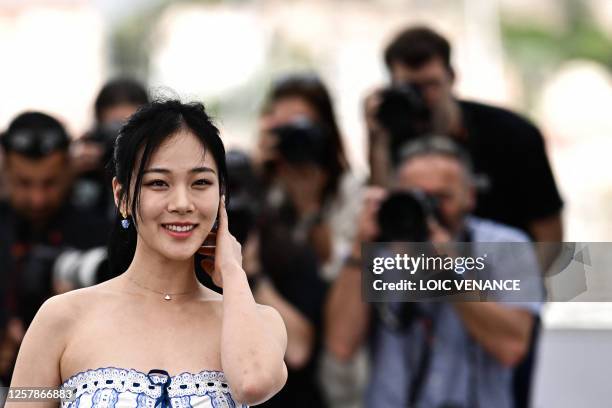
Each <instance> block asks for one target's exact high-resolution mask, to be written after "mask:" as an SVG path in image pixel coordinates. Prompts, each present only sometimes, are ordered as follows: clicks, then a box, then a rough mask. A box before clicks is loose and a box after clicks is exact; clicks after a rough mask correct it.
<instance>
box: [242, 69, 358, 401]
mask: <svg viewBox="0 0 612 408" xmlns="http://www.w3.org/2000/svg"><path fill="white" fill-rule="evenodd" d="M256 158H257V163H258V168H259V171H260V173H262V174H263V176H264V177H263V178H264V181H265V184H266V194H265V197H264V208H263V211H262V217H261V220H260V222H259V223H258V230H257V233H256V234H255V235H256V238H254V239H253V240H251V242H249V243H247V247H246V248H245V252H249V253H256V254H255V256H254V258H255V259H256V260H257V262H254V263H252V264H251V265H256V266H255V267H252V266H245V270H246V271H247V274H249V275H250V276H251V278H252V280H254V282H256V284H255V288H254V290H253V293H254V294H255V299H256V300H257V301H258V302H260V303H263V304H269V305H272V306H274V307H275V308H276V309H277V310H279V311H280V313H281V315H282V316H283V318H284V319H285V324H286V326H287V331H288V346H287V355H286V362H287V366H288V368H289V372H290V374H289V380H288V382H287V385H286V386H285V388H284V389H283V390H282V391H281V392H280V393H279V394H278V395H277V396H275V397H274V398H273V399H272V400H270V401H269V402H267V403H266V404H265V405H266V406H294V407H298V406H304V407H311V406H326V403H325V401H324V398H323V394H322V390H321V386H320V381H318V372H317V370H318V368H317V367H318V362H319V358H320V351H321V340H322V338H321V327H322V306H323V301H324V297H325V293H326V282H327V281H331V280H333V279H334V278H335V277H336V276H337V274H338V272H339V270H340V267H341V265H342V259H343V258H344V257H345V256H346V254H348V253H349V251H350V244H351V242H352V240H353V236H354V232H355V227H354V219H355V217H356V214H357V213H358V207H357V206H356V204H358V203H359V200H358V199H357V200H356V199H355V198H356V197H358V195H359V192H360V190H361V183H360V182H359V181H358V180H357V179H356V178H355V177H354V176H353V175H352V173H351V172H350V169H349V167H348V162H347V160H346V157H345V154H344V149H343V147H342V140H341V136H340V131H339V128H338V125H337V123H336V118H335V115H334V110H333V106H332V100H331V98H330V95H329V93H328V91H327V89H326V87H325V85H324V84H323V83H322V81H321V80H320V79H319V78H318V77H317V76H315V75H312V74H294V75H289V76H285V77H283V78H281V79H279V80H277V81H275V82H274V83H273V85H272V89H271V91H270V93H269V95H268V98H267V101H266V104H265V110H264V112H263V115H262V119H261V122H260V139H259V143H258V152H257V154H256ZM254 242H255V243H256V249H255V250H253V249H252V246H253V243H254ZM249 247H251V248H249ZM245 258H246V259H249V258H252V257H247V256H245ZM262 278H263V279H262ZM275 404H276V405H275Z"/></svg>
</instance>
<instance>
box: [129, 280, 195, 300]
mask: <svg viewBox="0 0 612 408" xmlns="http://www.w3.org/2000/svg"><path fill="white" fill-rule="evenodd" d="M126 278H128V279H129V280H131V281H132V282H134V284H135V285H136V286H139V287H141V288H143V289H146V290H149V291H151V292H154V293H158V294H160V295H163V296H164V300H172V296H180V295H188V294H190V293H193V292H195V291H197V290H198V288H195V289H193V290H190V291H188V292H181V293H168V292H160V291H158V290H155V289H151V288H148V287H146V286H144V285H141V284H140V283H138V282H136V281H135V280H134V279H132V278H130V277H129V276H126Z"/></svg>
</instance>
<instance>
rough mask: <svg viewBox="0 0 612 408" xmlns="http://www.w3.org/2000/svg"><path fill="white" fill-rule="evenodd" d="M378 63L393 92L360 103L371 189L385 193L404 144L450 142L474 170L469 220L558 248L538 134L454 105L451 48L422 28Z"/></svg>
mask: <svg viewBox="0 0 612 408" xmlns="http://www.w3.org/2000/svg"><path fill="white" fill-rule="evenodd" d="M384 59H385V64H386V66H387V69H388V72H389V74H390V76H391V79H392V85H391V86H390V87H389V88H386V89H384V90H380V91H376V92H374V93H373V94H371V95H370V96H369V97H368V98H367V100H366V102H365V117H366V122H367V126H368V133H369V139H370V165H371V177H372V178H371V179H372V182H373V183H374V184H377V185H381V186H388V185H389V183H390V182H391V178H390V175H391V174H392V172H393V171H394V170H393V169H394V167H395V166H396V164H397V163H396V162H397V154H398V152H399V149H400V148H401V145H402V144H403V143H405V142H407V141H409V140H410V139H411V138H414V137H415V136H419V135H423V134H426V133H432V132H433V133H437V134H444V135H449V136H451V137H452V139H453V140H454V141H455V142H456V143H458V144H460V145H461V146H462V147H463V148H464V149H465V150H466V151H468V153H469V154H470V156H471V159H472V162H473V164H474V172H475V175H476V180H477V182H478V191H477V193H478V200H477V204H476V208H475V209H474V214H476V215H478V216H481V217H484V218H489V219H492V220H496V221H499V222H501V223H504V224H508V225H512V226H514V227H517V228H520V229H522V230H524V231H525V232H527V234H528V235H530V236H531V238H532V240H534V241H552V242H554V241H560V240H561V239H562V225H561V217H560V211H561V208H562V201H561V198H560V196H559V192H558V191H557V187H556V185H555V181H554V178H553V174H552V172H551V169H550V165H549V162H548V158H547V156H546V151H545V147H544V140H543V138H542V135H541V133H540V131H539V130H538V129H537V128H536V127H535V126H534V125H533V124H531V123H530V122H528V121H527V120H526V119H524V118H522V117H520V116H518V115H516V114H514V113H512V112H509V111H507V110H504V109H500V108H497V107H493V106H488V105H484V104H480V103H475V102H468V101H464V100H459V99H457V98H456V97H455V96H454V94H453V91H452V86H453V83H454V80H455V71H454V70H453V67H452V65H451V48H450V44H449V43H448V41H447V40H446V39H445V38H443V37H442V36H440V35H439V34H437V33H436V32H434V31H432V30H431V29H429V28H426V27H412V28H408V29H405V30H404V31H402V32H400V33H399V34H398V35H397V36H396V37H395V38H394V39H393V40H392V41H391V43H390V44H389V45H388V46H387V48H386V50H385V53H384Z"/></svg>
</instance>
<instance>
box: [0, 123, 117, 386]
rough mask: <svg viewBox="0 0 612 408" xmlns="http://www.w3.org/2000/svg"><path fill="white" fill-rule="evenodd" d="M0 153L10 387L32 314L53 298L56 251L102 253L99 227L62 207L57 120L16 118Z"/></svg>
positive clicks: (66, 167) (0, 368)
mask: <svg viewBox="0 0 612 408" xmlns="http://www.w3.org/2000/svg"><path fill="white" fill-rule="evenodd" d="M0 145H1V146H2V152H3V153H4V158H5V161H4V167H3V173H4V177H5V180H6V186H7V193H8V196H7V201H6V202H0V275H1V276H0V280H1V281H2V282H3V286H4V288H3V289H4V290H5V299H3V300H2V305H1V308H2V309H3V310H5V311H6V313H7V318H8V321H7V329H6V335H5V336H4V341H3V343H2V344H1V345H0V353H1V355H2V359H1V360H0V381H1V380H8V379H10V370H11V369H12V364H13V362H14V361H13V360H11V359H12V358H14V357H15V355H16V352H17V349H18V347H19V343H20V341H21V338H22V337H23V334H24V333H25V329H26V328H27V326H28V325H29V323H30V322H31V320H32V318H33V317H34V314H35V313H36V311H37V310H38V308H39V307H40V305H41V304H42V303H43V302H44V301H45V300H46V299H47V298H48V297H49V296H51V295H53V294H54V293H55V292H56V290H57V288H54V284H53V278H52V272H53V271H52V269H53V267H54V262H55V260H56V259H57V257H58V256H59V254H60V253H61V251H63V250H65V249H67V248H69V247H70V248H76V249H87V248H92V247H96V246H101V245H104V244H105V241H106V232H107V225H106V222H104V221H103V220H98V219H97V218H96V217H95V216H94V215H93V214H90V213H85V212H83V211H80V210H77V209H75V208H73V207H72V206H71V205H70V204H69V203H68V202H67V197H68V194H69V191H70V188H71V179H72V176H71V170H70V169H71V165H70V164H71V163H70V158H69V154H68V148H69V145H70V138H69V137H68V135H67V133H66V131H65V129H64V127H63V126H62V125H61V124H60V122H59V121H58V120H56V119H55V118H53V117H51V116H49V115H46V114H44V113H40V112H26V113H23V114H21V115H19V116H18V117H17V118H15V119H14V120H13V121H12V122H11V124H10V125H9V128H8V130H7V131H6V132H5V133H4V134H2V135H1V136H0ZM54 289H55V290H54ZM7 383H8V382H7Z"/></svg>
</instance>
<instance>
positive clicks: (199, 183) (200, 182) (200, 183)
mask: <svg viewBox="0 0 612 408" xmlns="http://www.w3.org/2000/svg"><path fill="white" fill-rule="evenodd" d="M193 184H194V185H196V186H209V185H211V184H212V182H210V181H209V180H206V179H200V180H197V181H196V182H195V183H193Z"/></svg>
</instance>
